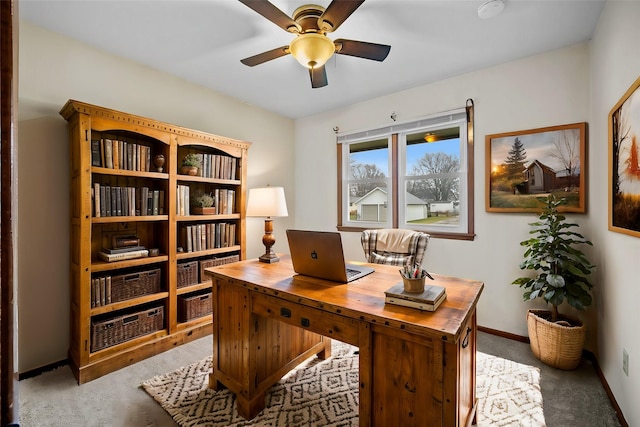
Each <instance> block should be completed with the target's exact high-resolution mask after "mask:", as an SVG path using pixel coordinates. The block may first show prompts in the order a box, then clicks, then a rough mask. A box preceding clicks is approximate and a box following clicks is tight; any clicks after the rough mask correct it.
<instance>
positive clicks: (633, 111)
mask: <svg viewBox="0 0 640 427" xmlns="http://www.w3.org/2000/svg"><path fill="white" fill-rule="evenodd" d="M639 87H640V77H639V78H638V79H637V80H636V81H635V82H634V83H633V84H632V85H631V87H630V88H629V90H627V92H626V93H625V94H624V95H623V96H622V98H620V101H618V103H617V104H616V105H615V106H614V107H613V108H612V109H611V112H610V113H609V230H611V231H616V232H618V233H625V234H629V235H632V236H635V237H640V160H639V157H640V148H639V147H640V89H639Z"/></svg>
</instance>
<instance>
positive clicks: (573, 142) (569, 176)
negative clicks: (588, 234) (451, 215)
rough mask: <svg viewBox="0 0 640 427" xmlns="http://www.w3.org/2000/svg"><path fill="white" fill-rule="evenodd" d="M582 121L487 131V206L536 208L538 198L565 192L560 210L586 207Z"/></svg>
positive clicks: (511, 209)
mask: <svg viewBox="0 0 640 427" xmlns="http://www.w3.org/2000/svg"><path fill="white" fill-rule="evenodd" d="M586 130H587V124H586V123H584V122H583V123H574V124H569V125H562V126H551V127H546V128H540V129H530V130H522V131H518V132H507V133H500V134H494V135H487V136H486V137H485V141H486V149H485V153H486V154H485V157H486V189H485V196H486V202H485V206H486V210H487V212H540V211H541V210H542V208H543V206H544V203H543V202H541V201H540V199H541V198H544V197H546V196H547V195H549V194H553V195H555V196H556V197H557V198H564V199H565V200H566V203H565V204H564V205H562V207H561V208H559V210H560V211H562V212H577V213H584V212H585V206H586V203H585V194H586V192H585V174H586V171H585V167H586V161H585V152H586V151H585V149H586V147H585V146H586Z"/></svg>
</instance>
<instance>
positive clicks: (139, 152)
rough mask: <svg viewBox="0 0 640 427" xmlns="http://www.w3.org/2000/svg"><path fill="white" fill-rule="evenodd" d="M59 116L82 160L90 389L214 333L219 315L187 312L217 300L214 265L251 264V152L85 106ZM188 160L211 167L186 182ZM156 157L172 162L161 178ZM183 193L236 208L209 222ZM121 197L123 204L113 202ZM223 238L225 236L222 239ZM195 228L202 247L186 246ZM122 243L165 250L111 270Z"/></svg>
mask: <svg viewBox="0 0 640 427" xmlns="http://www.w3.org/2000/svg"><path fill="white" fill-rule="evenodd" d="M60 114H61V115H62V116H63V117H64V118H65V119H66V120H67V121H68V123H69V140H70V153H71V171H70V172H71V236H70V238H71V283H70V285H71V301H70V302H71V319H70V322H71V336H70V347H69V354H68V357H69V363H70V365H71V369H72V370H73V373H74V375H75V377H76V379H77V381H78V383H79V384H82V383H85V382H87V381H91V380H93V379H95V378H98V377H100V376H102V375H104V374H107V373H109V372H112V371H114V370H117V369H120V368H122V367H124V366H127V365H129V364H131V363H135V362H137V361H140V360H142V359H145V358H147V357H150V356H153V355H155V354H158V353H161V352H163V351H165V350H168V349H170V348H173V347H175V346H176V345H180V344H183V343H186V342H189V341H191V340H194V339H196V338H199V337H202V336H206V335H208V334H211V333H212V322H213V315H212V314H208V315H204V316H203V315H202V314H201V312H202V311H203V310H202V307H197V306H196V307H193V308H194V309H193V310H186V309H185V304H189V303H191V302H195V303H196V304H197V303H198V301H200V300H201V301H204V302H205V303H206V302H207V301H206V299H205V298H206V296H207V295H208V293H210V292H211V282H210V281H206V279H207V278H206V277H200V276H201V274H200V267H201V266H202V264H203V262H204V264H205V265H207V263H208V264H209V265H210V264H211V263H224V262H228V261H229V260H243V259H245V241H246V237H245V205H246V178H247V169H246V165H247V152H248V149H249V146H250V143H248V142H244V141H238V140H234V139H231V138H225V137H221V136H217V135H212V134H208V133H204V132H199V131H195V130H190V129H186V128H182V127H178V126H174V125H171V124H168V123H162V122H159V121H156V120H152V119H148V118H144V117H139V116H134V115H131V114H127V113H122V112H119V111H114V110H110V109H107V108H103V107H98V106H95V105H90V104H86V103H82V102H78V101H74V100H69V101H68V102H67V103H66V104H65V106H64V107H63V108H62V110H61V111H60ZM105 147H110V148H111V150H110V151H111V156H109V150H108V149H107V148H105ZM188 153H195V154H197V155H198V157H199V158H200V159H201V160H203V165H202V167H201V168H200V171H199V175H196V176H190V175H183V174H182V173H181V163H182V159H183V158H184V157H185V156H186V155H187V154H188ZM157 155H162V156H164V159H165V160H164V165H163V167H162V171H159V170H158V168H157V166H156V165H155V163H154V157H155V156H157ZM109 157H110V159H111V161H109ZM216 165H217V167H216ZM220 165H223V166H220ZM205 167H206V168H207V170H204V169H205ZM216 171H224V174H222V172H221V173H218V174H216V173H215V172H216ZM179 187H182V189H184V187H188V188H189V193H190V195H193V194H194V193H197V192H203V193H207V194H211V195H215V194H216V193H218V194H220V193H222V194H226V195H227V199H226V200H227V202H228V203H225V204H226V205H227V209H226V211H224V212H214V213H207V214H198V215H195V214H194V210H193V209H191V210H189V211H186V210H180V208H181V206H182V207H183V209H184V208H186V207H185V206H184V205H181V203H182V201H184V200H187V199H186V198H185V197H181V196H180V194H183V193H184V192H180V191H179ZM131 188H133V189H134V190H131ZM145 189H147V190H145ZM143 194H144V195H145V196H147V197H148V198H147V200H146V203H145V202H144V201H143V200H142V198H143V197H142V195H143ZM149 194H150V195H149ZM229 194H231V196H230V195H229ZM111 196H113V197H111ZM96 197H97V198H98V200H96ZM112 198H113V199H114V200H113V201H114V202H115V201H117V202H118V203H113V204H110V203H107V202H111V201H112V200H110V199H112ZM107 199H109V200H107ZM109 205H110V207H111V208H110V209H109ZM219 205H220V206H222V205H223V203H222V202H219ZM118 208H119V209H120V210H118ZM112 214H115V215H112ZM220 224H225V225H224V226H223V225H220ZM198 230H200V231H201V233H199V234H198V233H197V231H198ZM216 230H217V231H220V230H223V233H222V236H223V237H222V240H220V238H219V239H217V240H216V235H215V233H216ZM225 230H226V234H225V233H224V231H225ZM187 231H188V232H189V233H190V234H191V236H192V238H193V239H195V238H196V237H197V238H198V242H199V243H200V245H197V244H196V243H198V242H195V243H194V241H193V239H191V242H189V243H190V247H188V248H187V247H186V246H187ZM203 235H204V237H203ZM218 235H220V233H218ZM225 236H226V239H225V238H224V237H225ZM114 237H118V238H123V239H124V240H126V238H127V237H134V238H135V239H139V243H138V245H140V246H143V247H144V248H145V249H157V250H158V253H157V254H154V253H153V252H151V253H150V254H149V256H144V257H140V258H134V259H125V260H118V261H111V262H107V261H104V260H102V259H101V257H100V255H99V253H100V252H101V251H103V250H105V249H114V246H113V245H114ZM129 240H131V239H129ZM200 295H202V298H198V297H199V296H200ZM194 297H195V298H194ZM189 313H198V314H197V315H199V316H200V317H189Z"/></svg>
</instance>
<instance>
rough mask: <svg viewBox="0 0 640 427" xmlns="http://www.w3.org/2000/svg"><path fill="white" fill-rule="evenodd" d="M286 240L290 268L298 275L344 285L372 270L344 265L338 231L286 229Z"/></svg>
mask: <svg viewBox="0 0 640 427" xmlns="http://www.w3.org/2000/svg"><path fill="white" fill-rule="evenodd" d="M287 240H288V241H289V252H290V253H291V261H292V263H293V269H294V271H295V272H296V273H298V274H301V275H304V276H311V277H317V278H319V279H326V280H331V281H333V282H339V283H348V282H351V281H353V280H356V279H359V278H361V277H363V276H366V275H367V274H370V273H373V272H374V271H375V270H374V269H373V268H371V267H367V266H363V265H354V264H346V263H345V261H344V253H343V252H342V238H341V236H340V233H338V232H331V231H307V230H287Z"/></svg>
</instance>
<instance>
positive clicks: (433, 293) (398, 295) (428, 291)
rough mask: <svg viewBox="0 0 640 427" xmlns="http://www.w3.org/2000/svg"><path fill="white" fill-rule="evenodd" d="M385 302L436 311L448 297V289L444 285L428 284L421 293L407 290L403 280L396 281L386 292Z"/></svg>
mask: <svg viewBox="0 0 640 427" xmlns="http://www.w3.org/2000/svg"><path fill="white" fill-rule="evenodd" d="M384 293H385V302H386V303H388V304H396V305H402V306H405V307H412V308H417V309H419V310H423V311H435V310H436V309H437V308H438V306H439V305H440V304H442V301H444V300H445V299H446V298H447V292H446V289H445V288H444V287H442V286H434V285H427V286H425V287H424V291H423V292H422V293H419V294H417V293H416V294H414V293H409V292H405V290H404V284H403V283H402V282H399V283H396V284H395V285H393V286H392V287H391V288H389V289H387V290H386V291H385V292H384Z"/></svg>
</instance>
